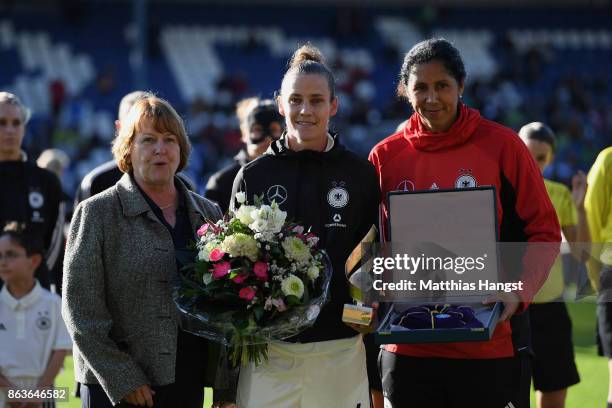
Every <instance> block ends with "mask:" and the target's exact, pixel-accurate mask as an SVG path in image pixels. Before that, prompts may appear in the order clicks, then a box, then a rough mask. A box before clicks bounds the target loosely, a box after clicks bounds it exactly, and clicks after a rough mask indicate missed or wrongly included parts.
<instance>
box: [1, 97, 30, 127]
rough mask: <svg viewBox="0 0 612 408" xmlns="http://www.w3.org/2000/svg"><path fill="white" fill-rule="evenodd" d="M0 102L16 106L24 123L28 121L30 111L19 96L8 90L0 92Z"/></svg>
mask: <svg viewBox="0 0 612 408" xmlns="http://www.w3.org/2000/svg"><path fill="white" fill-rule="evenodd" d="M2 104H7V105H14V106H16V107H18V108H19V110H20V111H21V119H22V120H23V123H24V124H26V123H28V121H29V120H30V118H31V117H32V111H31V110H30V108H28V107H27V106H25V105H24V104H23V103H21V99H19V97H18V96H17V95H15V94H12V93H10V92H0V105H2Z"/></svg>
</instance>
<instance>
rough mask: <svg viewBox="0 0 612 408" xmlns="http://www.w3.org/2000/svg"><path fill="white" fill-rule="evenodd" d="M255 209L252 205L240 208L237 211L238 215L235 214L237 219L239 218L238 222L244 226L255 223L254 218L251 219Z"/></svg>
mask: <svg viewBox="0 0 612 408" xmlns="http://www.w3.org/2000/svg"><path fill="white" fill-rule="evenodd" d="M254 209H255V207H253V206H250V205H241V206H240V208H238V211H236V213H235V214H234V215H235V216H236V218H238V220H239V221H240V222H241V223H243V224H244V225H249V224H251V223H253V221H254V220H253V218H252V217H251V213H252V212H253V210H254Z"/></svg>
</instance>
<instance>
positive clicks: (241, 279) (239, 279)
mask: <svg viewBox="0 0 612 408" xmlns="http://www.w3.org/2000/svg"><path fill="white" fill-rule="evenodd" d="M248 277H249V275H247V274H238V275H236V276H234V277H233V278H232V280H233V281H234V282H236V283H242V282H244V281H245V280H246V279H247V278H248Z"/></svg>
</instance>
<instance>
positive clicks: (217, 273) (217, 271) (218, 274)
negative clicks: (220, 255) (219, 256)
mask: <svg viewBox="0 0 612 408" xmlns="http://www.w3.org/2000/svg"><path fill="white" fill-rule="evenodd" d="M231 268H232V266H231V265H230V263H229V262H227V261H225V262H219V263H218V264H215V266H214V269H213V273H212V275H213V278H215V279H221V278H222V277H224V276H225V275H227V274H228V273H229V271H230V269H231Z"/></svg>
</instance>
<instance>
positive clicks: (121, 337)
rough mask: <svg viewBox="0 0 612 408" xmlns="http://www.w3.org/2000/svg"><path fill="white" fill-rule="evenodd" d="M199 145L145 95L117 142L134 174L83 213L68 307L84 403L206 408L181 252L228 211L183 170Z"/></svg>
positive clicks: (67, 281)
mask: <svg viewBox="0 0 612 408" xmlns="http://www.w3.org/2000/svg"><path fill="white" fill-rule="evenodd" d="M190 150H191V147H190V144H189V140H188V138H187V135H186V132H185V127H184V124H183V121H182V120H181V118H180V117H179V116H178V114H177V113H176V111H175V110H174V109H173V108H172V106H170V104H169V103H168V102H166V101H165V100H163V99H160V98H157V97H155V96H154V95H151V94H147V95H145V96H144V97H142V98H141V99H140V100H138V101H137V102H136V103H135V104H134V106H133V107H132V108H131V109H130V112H129V113H128V117H127V120H124V121H123V122H122V123H121V128H120V130H119V132H118V135H117V137H116V139H115V141H114V143H113V154H114V156H115V159H116V161H117V163H118V165H119V168H120V169H121V170H122V171H123V172H124V173H125V174H124V175H123V177H122V178H121V179H120V181H119V182H117V184H116V185H115V186H113V187H111V188H109V189H108V190H106V191H104V192H102V193H100V194H97V195H95V196H93V197H91V198H89V199H88V200H85V201H83V202H82V203H81V204H80V205H79V206H78V207H77V209H76V211H75V214H74V217H73V220H72V224H71V226H70V234H69V236H68V244H67V250H66V257H65V261H64V288H65V289H64V290H65V297H64V302H63V306H62V314H63V317H64V320H65V321H66V324H67V327H68V330H69V332H70V335H71V336H72V339H73V341H74V361H75V373H76V379H77V381H79V382H80V383H82V384H83V386H82V390H81V398H82V403H83V406H84V407H93V408H98V407H111V406H113V405H116V404H119V403H120V404H121V406H149V407H152V406H155V407H187V408H188V407H194V408H195V407H198V408H201V407H202V404H203V396H204V385H205V381H204V376H205V374H204V372H205V366H206V363H207V362H206V359H207V356H206V352H207V349H208V344H207V342H206V341H205V340H204V339H202V338H200V337H196V336H194V335H192V334H189V333H187V332H185V331H183V330H182V329H181V325H180V319H179V312H178V310H177V308H176V307H175V306H174V303H173V300H172V287H173V283H174V282H175V280H176V279H177V277H178V274H179V273H180V272H179V270H180V267H181V263H180V261H179V257H177V256H176V254H177V253H179V252H180V251H182V250H184V249H185V248H186V247H187V245H188V243H189V242H190V241H195V239H196V236H195V231H196V230H197V228H198V227H199V226H200V225H201V224H202V223H203V222H204V221H205V220H212V221H217V220H218V219H220V218H221V212H220V210H219V208H218V207H217V206H216V205H215V204H212V203H211V202H210V201H208V200H206V199H204V198H202V197H201V196H199V195H197V194H195V193H192V192H190V191H188V190H187V189H186V188H185V185H184V184H183V183H182V182H181V181H180V180H179V179H178V178H177V177H176V173H177V171H180V170H182V169H183V168H184V167H185V165H186V164H187V160H188V158H189V153H190Z"/></svg>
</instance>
